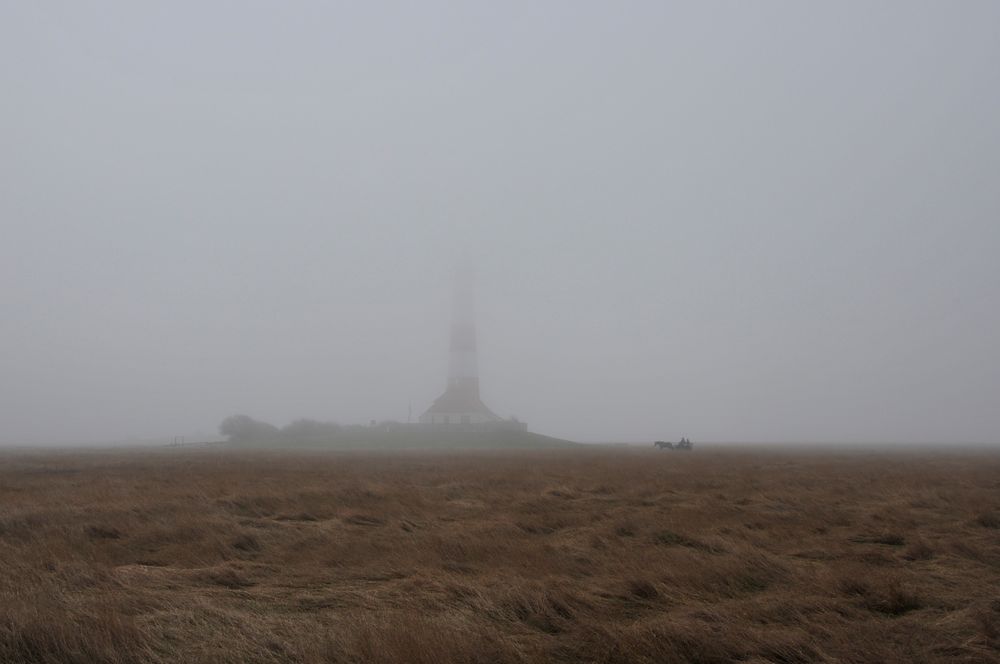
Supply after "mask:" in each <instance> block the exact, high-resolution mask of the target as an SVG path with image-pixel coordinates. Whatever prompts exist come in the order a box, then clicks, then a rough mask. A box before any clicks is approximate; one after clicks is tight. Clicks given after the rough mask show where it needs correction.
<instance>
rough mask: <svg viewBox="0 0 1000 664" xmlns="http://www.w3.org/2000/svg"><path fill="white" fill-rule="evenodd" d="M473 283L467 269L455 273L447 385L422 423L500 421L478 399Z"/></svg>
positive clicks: (477, 362)
mask: <svg viewBox="0 0 1000 664" xmlns="http://www.w3.org/2000/svg"><path fill="white" fill-rule="evenodd" d="M474 282H475V278H474V273H473V271H472V270H471V269H468V268H466V269H460V270H458V271H457V273H456V278H455V299H454V303H453V308H452V320H451V346H450V356H449V362H448V384H447V386H446V387H445V391H444V394H442V395H441V396H440V397H438V398H437V399H436V400H435V401H434V403H433V405H431V407H430V408H428V409H427V411H426V412H425V413H424V414H423V415H421V416H420V421H421V422H423V423H425V424H484V423H487V422H498V421H500V418H499V417H497V415H496V414H495V413H493V411H491V410H490V409H489V408H487V407H486V405H485V404H484V403H483V402H482V400H481V399H480V398H479V359H478V357H477V354H476V310H475V297H474Z"/></svg>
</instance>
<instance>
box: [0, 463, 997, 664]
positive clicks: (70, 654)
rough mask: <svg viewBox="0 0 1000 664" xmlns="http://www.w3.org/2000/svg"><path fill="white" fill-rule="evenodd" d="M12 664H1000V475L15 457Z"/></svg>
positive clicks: (936, 469) (940, 470)
mask: <svg viewBox="0 0 1000 664" xmlns="http://www.w3.org/2000/svg"><path fill="white" fill-rule="evenodd" d="M0 661H2V662H15V663H16V662H81V663H82V662H122V663H125V662H305V663H319V662H388V663H393V662H415V663H421V662H427V663H433V664H448V663H451V662H483V663H487V662H488V663H495V662H500V663H503V662H549V661H551V662H607V663H611V662H733V661H740V662H759V663H762V662H785V663H790V662H996V661H1000V455H992V456H990V455H987V454H979V455H976V454H973V453H968V454H963V453H957V452H956V453H952V454H947V453H939V454H935V453H931V452H912V453H862V452H842V453H833V452H817V453H811V454H810V453H802V452H788V451H780V450H770V451H768V450H750V451H738V450H723V449H720V450H713V449H708V448H702V449H698V450H696V451H695V452H693V453H689V454H685V453H676V452H675V453H671V452H655V451H653V450H652V449H649V450H646V449H624V448H623V449H613V448H604V449H600V450H586V449H585V450H577V451H566V450H564V451H558V452H544V453H542V452H539V453H524V452H522V453H495V454H491V453H486V452H481V453H466V454H458V453H455V454H444V453H435V454H417V453H410V454H395V455H360V454H332V453H326V454H324V453H288V452H285V453H279V452H254V453H248V454H242V453H239V452H234V451H222V450H208V449H164V450H157V451H145V452H140V451H136V452H73V453H69V452H47V453H26V452H20V453H14V452H7V453H2V454H0Z"/></svg>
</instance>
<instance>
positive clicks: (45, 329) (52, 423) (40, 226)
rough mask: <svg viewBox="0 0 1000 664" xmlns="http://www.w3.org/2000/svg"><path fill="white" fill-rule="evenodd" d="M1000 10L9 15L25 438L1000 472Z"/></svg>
mask: <svg viewBox="0 0 1000 664" xmlns="http://www.w3.org/2000/svg"><path fill="white" fill-rule="evenodd" d="M998 63H1000V4H998V3H995V2H973V1H971V0H970V1H968V2H961V3H944V2H913V1H910V0H907V1H905V2H879V3H868V2H836V3H834V2H828V3H824V4H819V3H795V2H755V3H736V2H731V3H730V2H725V3H714V2H713V3H702V2H691V3H683V4H681V3H663V2H648V3H646V2H633V3H608V2H594V3H581V2H544V3H527V2H524V3H475V2H463V3H458V2H455V3H446V2H421V3H398V4H397V3H318V2H317V3H314V2H298V3H278V2H207V3H201V2H175V3H135V2H124V1H123V2H93V3H75V2H51V3H40V2H20V3H14V2H7V3H4V4H3V6H2V8H0V90H2V99H3V103H2V104H0V140H2V144H0V224H2V235H0V240H2V241H0V302H2V309H0V335H2V337H0V340H2V356H0V443H4V444H15V445H17V444H54V443H84V442H96V441H112V442H113V441H137V440H160V439H166V438H170V437H172V436H177V435H185V436H188V437H189V440H191V439H195V438H198V437H199V436H211V435H213V434H214V433H215V432H216V430H217V427H218V424H219V422H220V421H221V420H222V419H223V418H224V417H226V416H228V415H232V414H235V413H246V414H249V415H251V416H253V417H255V418H258V419H261V420H265V421H268V422H272V423H274V424H276V425H279V426H280V425H283V424H286V423H288V422H289V421H291V420H293V419H295V418H299V417H309V418H313V419H318V420H333V421H338V422H342V423H362V422H368V421H369V420H371V419H376V420H382V419H394V420H401V421H406V419H407V418H408V417H409V416H410V413H412V417H414V418H416V417H417V416H418V415H419V414H420V413H421V412H422V411H423V410H424V409H425V408H427V406H428V405H429V404H430V403H431V401H432V400H433V399H434V398H435V397H436V396H437V395H438V394H439V393H440V392H441V390H442V388H443V386H444V381H445V372H446V367H447V349H448V329H449V328H448V326H449V308H450V303H451V299H450V298H451V281H452V272H453V269H454V267H455V266H456V265H457V264H460V263H463V262H467V263H471V264H473V265H474V266H475V268H476V271H477V293H476V297H477V308H478V327H479V364H480V375H481V382H482V394H483V399H484V401H485V402H486V403H487V404H489V405H490V407H491V408H492V409H493V410H494V411H496V412H497V413H498V414H500V415H502V416H509V415H512V414H513V415H516V416H517V417H519V418H520V419H522V420H524V421H526V422H528V424H529V426H530V428H531V430H533V431H538V432H541V433H546V434H550V435H554V436H561V437H567V438H571V439H574V440H581V441H641V440H647V441H648V440H653V439H656V438H667V439H677V438H679V437H680V436H682V435H684V436H688V437H690V438H692V439H693V440H695V441H705V440H717V441H747V442H754V441H776V442H789V441H793V442H794V441H844V442H861V441H883V442H891V441H913V442H948V443H954V442H996V441H998V440H1000V408H998V407H997V402H998V396H1000V352H998V350H997V339H998V338H1000V297H998V285H1000V267H998V263H1000V261H998V260H997V256H996V254H997V250H998V248H1000V180H998V176H1000V68H998Z"/></svg>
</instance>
